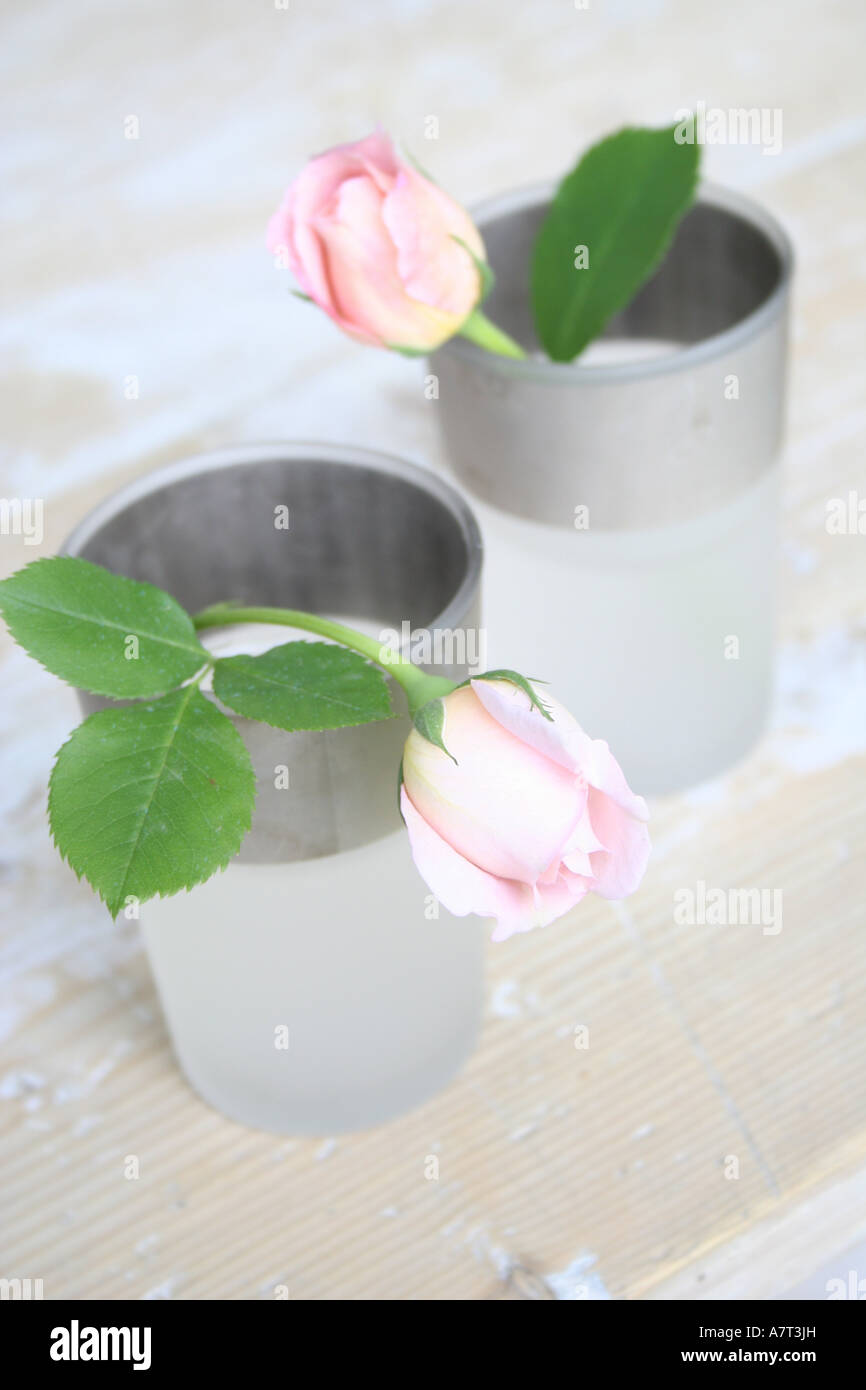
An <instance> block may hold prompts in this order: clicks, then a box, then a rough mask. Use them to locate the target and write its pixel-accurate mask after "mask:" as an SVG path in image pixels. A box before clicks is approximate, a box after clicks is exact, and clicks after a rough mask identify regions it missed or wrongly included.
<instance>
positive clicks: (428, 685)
mask: <svg viewBox="0 0 866 1390" xmlns="http://www.w3.org/2000/svg"><path fill="white" fill-rule="evenodd" d="M192 621H193V626H194V627H195V628H196V630H200V629H201V628H205V627H227V626H230V625H231V624H232V623H279V624H280V625H282V626H283V627H295V628H300V629H301V631H303V632H315V633H316V634H317V635H318V636H319V637H330V638H331V639H332V641H334V642H340V643H341V644H342V645H343V646H344V647H349V648H350V649H351V650H352V651H353V652H360V654H361V656H365V657H367V659H368V660H369V661H374V662H375V663H376V665H377V666H381V667H382V670H383V671H386V672H387V674H388V675H389V676H393V677H394V680H395V681H396V682H397V684H398V685H401V686H402V687H403V689H404V690H405V691H406V694H407V696H408V698H409V710H410V712H411V713H412V714H413V715H414V713H415V711H416V710H418V709H420V708H421V706H422V705H425V704H426V703H427V701H428V700H435V699H436V697H437V696H440V695H447V694H448V692H449V691H451V690H453V689H454V686H455V682H454V681H450V680H447V679H446V678H445V677H444V676H428V675H427V674H426V673H425V672H424V671H422V670H421V669H420V667H418V666H415V665H414V664H413V663H412V662H411V661H407V660H406V658H405V657H403V656H400V655H399V654H398V653H396V652H392V651H391V650H390V649H389V648H387V647H384V646H383V645H382V643H381V642H379V641H377V639H376V638H375V637H368V636H367V635H366V634H365V633H363V632H356V631H355V629H354V628H353V627H346V626H345V624H343V623H335V622H333V621H332V619H330V618H322V617H319V615H318V614H317V613H303V612H301V611H300V610H299V609H296V608H260V607H255V608H243V607H240V606H239V605H235V604H233V603H214V604H212V605H211V606H210V608H203V609H202V610H201V612H200V613H195V614H194V615H193V620H192Z"/></svg>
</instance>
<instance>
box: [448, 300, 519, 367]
mask: <svg viewBox="0 0 866 1390" xmlns="http://www.w3.org/2000/svg"><path fill="white" fill-rule="evenodd" d="M458 336H459V337H461V338H468V339H469V341H470V343H476V344H477V345H478V347H482V348H485V349H486V351H487V352H495V353H496V354H497V356H498V357H517V358H521V359H522V358H525V357H526V353H525V352H524V351H523V348H522V347H521V346H520V344H519V343H515V341H514V339H513V338H509V336H508V334H507V333H503V331H502V329H501V328H497V327H496V324H495V323H491V322H490V320H489V319H488V318H486V317H485V315H484V314H482V312H481V310H480V309H473V311H472V313H471V314H470V315H469V317H468V319H467V320H466V321H465V323H464V324H463V327H462V328H461V329H460V332H459V335H458Z"/></svg>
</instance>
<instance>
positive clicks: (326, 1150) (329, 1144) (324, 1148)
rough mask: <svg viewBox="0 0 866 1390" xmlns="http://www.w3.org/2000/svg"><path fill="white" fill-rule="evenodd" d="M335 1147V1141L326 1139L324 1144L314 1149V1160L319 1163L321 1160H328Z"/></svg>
mask: <svg viewBox="0 0 866 1390" xmlns="http://www.w3.org/2000/svg"><path fill="white" fill-rule="evenodd" d="M336 1147H337V1141H336V1139H326V1140H325V1142H324V1144H322V1145H321V1147H320V1148H318V1149H316V1159H317V1160H318V1161H319V1162H320V1163H321V1162H322V1160H323V1159H326V1158H330V1157H331V1154H332V1153H333V1152H334V1150H335V1148H336Z"/></svg>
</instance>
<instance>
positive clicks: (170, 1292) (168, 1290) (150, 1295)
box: [141, 1274, 184, 1302]
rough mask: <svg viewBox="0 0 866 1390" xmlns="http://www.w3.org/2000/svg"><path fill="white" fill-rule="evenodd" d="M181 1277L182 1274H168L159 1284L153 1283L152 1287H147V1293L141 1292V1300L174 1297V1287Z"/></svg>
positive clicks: (148, 1300)
mask: <svg viewBox="0 0 866 1390" xmlns="http://www.w3.org/2000/svg"><path fill="white" fill-rule="evenodd" d="M183 1277H184V1276H183V1275H182V1274H170V1275H169V1277H168V1278H167V1279H164V1280H163V1282H162V1283H161V1284H155V1285H154V1287H153V1288H152V1289H148V1291H147V1293H143V1294H142V1295H141V1298H142V1301H143V1302H154V1301H156V1300H164V1299H169V1298H174V1293H175V1289H176V1288H177V1286H178V1284H180V1282H181V1280H182V1279H183Z"/></svg>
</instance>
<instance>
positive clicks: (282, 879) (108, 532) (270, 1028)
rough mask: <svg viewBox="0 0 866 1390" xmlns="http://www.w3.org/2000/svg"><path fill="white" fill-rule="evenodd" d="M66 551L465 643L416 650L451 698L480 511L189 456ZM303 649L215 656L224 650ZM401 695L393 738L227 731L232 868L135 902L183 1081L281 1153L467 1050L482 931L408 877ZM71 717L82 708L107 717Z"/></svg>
mask: <svg viewBox="0 0 866 1390" xmlns="http://www.w3.org/2000/svg"><path fill="white" fill-rule="evenodd" d="M286 518H288V525H287V526H286V525H282V524H281V525H275V519H280V520H281V521H285V520H286ZM65 549H66V551H67V553H70V554H78V555H83V556H84V557H85V558H87V559H89V560H93V561H95V562H96V563H98V564H103V565H106V566H107V567H108V568H109V569H112V570H115V571H117V572H119V573H123V574H128V575H131V576H133V577H134V578H138V579H144V580H149V581H150V582H152V583H156V584H159V585H161V586H162V587H164V588H166V589H168V590H169V592H171V593H173V594H174V595H175V596H176V597H177V598H178V599H179V600H180V601H181V602H182V603H183V604H184V605H185V606H186V607H187V608H188V609H190V610H191V611H195V610H197V609H198V608H202V607H205V606H207V605H208V604H209V603H213V602H216V601H218V600H220V599H225V598H231V599H236V600H238V601H239V602H241V603H245V604H272V605H278V606H282V607H294V608H304V609H307V610H310V611H313V612H320V613H323V614H327V615H330V616H335V615H340V616H341V617H342V618H343V619H344V620H346V621H352V620H355V621H356V623H357V625H358V626H359V627H361V628H363V629H366V630H367V631H377V630H380V631H381V630H384V629H389V630H396V631H397V632H400V631H401V630H402V625H403V624H404V623H407V624H408V625H409V629H410V630H412V631H413V632H414V633H417V632H418V631H419V630H424V629H430V630H432V632H436V631H443V632H449V633H452V634H458V633H462V634H463V636H464V640H463V642H462V643H461V642H456V641H455V642H452V643H448V644H445V646H444V647H443V646H441V645H440V646H437V644H436V643H435V642H431V643H430V644H429V647H430V650H431V652H434V653H435V652H436V651H437V650H438V651H440V652H442V651H443V650H444V651H445V652H446V653H447V654H448V656H449V659H451V660H452V664H449V665H438V666H436V667H435V670H436V672H437V673H439V674H442V675H446V676H449V677H451V678H452V679H455V680H461V679H463V678H465V676H466V675H467V674H468V671H467V668H466V666H465V664H462V663H461V662H460V661H457V662H456V664H454V663H453V658H454V654H455V653H459V652H460V651H461V650H467V651H472V650H474V649H475V647H476V646H477V641H478V638H477V623H478V592H479V581H480V566H481V548H480V541H479V535H478V529H477V526H476V524H475V521H474V518H473V517H472V514H471V513H470V512H469V510H468V508H467V507H466V506H465V504H464V503H463V502H462V500H461V499H460V498H459V497H458V495H457V494H456V493H455V492H454V491H453V490H452V489H451V488H450V487H448V486H447V484H444V483H442V482H441V481H440V480H438V479H437V478H435V477H434V476H433V475H431V474H429V473H428V472H426V471H425V470H422V469H419V468H415V467H413V466H412V465H410V464H406V463H403V462H401V461H399V460H394V459H390V458H388V457H386V456H383V455H379V454H372V453H369V452H367V451H362V450H356V449H348V448H343V447H338V446H328V445H284V446H261V447H251V448H244V449H229V450H225V451H222V452H221V453H218V454H212V455H205V456H202V457H200V458H196V459H191V460H188V461H185V462H184V463H181V464H177V465H174V466H172V467H171V468H168V469H163V470H161V471H160V472H158V473H152V474H150V475H148V476H147V477H146V478H144V479H141V480H139V481H138V482H137V483H135V484H133V485H132V486H131V487H129V488H126V489H124V490H123V491H121V492H120V493H118V494H116V495H115V496H114V497H112V498H109V499H108V501H107V502H105V503H103V504H102V505H101V506H100V507H99V508H97V510H96V511H95V512H93V513H91V515H90V516H89V517H88V518H86V519H85V521H84V522H83V523H82V524H81V526H79V528H78V529H77V530H76V532H75V533H74V534H73V535H72V536H71V537H70V538H69V540H68V541H67V543H66V547H65ZM262 631H265V637H264V640H262ZM227 634H228V641H229V643H232V642H234V644H235V645H234V647H232V646H231V645H230V646H229V647H228V648H227V646H226V640H227ZM297 635H298V634H294V633H292V632H291V631H290V630H286V629H282V631H277V632H275V631H274V629H268V630H260V631H259V632H258V634H257V633H256V631H252V632H251V631H243V632H236V631H235V630H234V629H221V630H220V631H219V633H217V632H216V631H215V632H214V634H212V635H211V634H208V635H206V640H207V641H208V642H209V643H211V644H212V645H213V646H214V648H215V649H217V648H218V649H219V651H220V652H221V653H222V654H227V652H228V651H229V650H238V649H242V650H247V651H256V650H263V649H266V648H267V647H268V646H270V645H272V644H273V643H274V641H288V640H292V638H293V637H294V636H297ZM305 636H308V634H305ZM430 669H434V668H432V667H431V668H430ZM210 698H213V696H212V695H211V696H210ZM393 699H394V704H395V708H397V709H398V712H399V717H398V718H396V719H392V720H389V721H385V722H383V723H378V724H372V725H366V726H361V727H359V728H349V729H337V730H330V731H327V732H324V733H286V732H285V731H282V730H278V729H272V728H270V727H268V726H267V725H263V724H258V723H252V722H250V721H248V720H244V719H239V718H237V717H236V716H232V717H233V719H234V721H235V723H236V726H237V728H238V730H239V732H240V733H241V736H242V737H243V738H244V741H245V742H246V744H247V747H248V749H249V751H250V755H251V758H252V761H253V766H254V768H255V771H256V778H257V800H256V810H255V815H254V819H253V826H252V829H251V831H250V832H249V834H248V835H247V837H246V839H245V841H244V843H243V846H242V849H241V852H240V854H239V856H238V857H237V859H235V860H234V861H233V862H232V863H231V864H230V865H229V866H228V868H227V869H226V870H225V872H223V873H220V874H217V875H216V876H215V877H214V878H212V879H210V880H209V881H208V882H207V883H204V884H201V885H199V886H198V887H196V888H194V889H193V890H192V891H191V892H190V893H181V894H178V895H176V896H174V897H171V898H166V899H159V900H153V901H151V902H148V903H145V904H143V905H142V908H141V921H142V931H143V935H144V941H145V944H146V947H147V950H148V955H149V958H150V962H151V966H152V969H153V973H154V976H155V979H156V984H157V987H158V990H159V995H160V1000H161V1002H162V1006H163V1010H164V1012H165V1016H166V1021H167V1024H168V1029H169V1032H170V1034H171V1037H172V1041H173V1044H174V1048H175V1051H176V1054H177V1057H178V1060H179V1062H180V1065H181V1067H182V1069H183V1071H184V1073H185V1074H186V1077H187V1079H188V1080H189V1082H190V1084H191V1085H192V1086H193V1087H194V1088H195V1090H196V1091H197V1092H198V1093H199V1094H200V1095H201V1096H202V1097H203V1099H204V1100H206V1101H208V1102H209V1103H210V1104H211V1105H213V1106H215V1107H216V1108H217V1109H219V1110H221V1111H222V1112H223V1113H224V1114H225V1115H227V1116H229V1117H230V1118H232V1119H234V1120H237V1121H239V1122H240V1123H242V1124H246V1125H250V1126H254V1127H256V1128H261V1129H267V1130H272V1131H274V1132H277V1133H282V1134H288V1135H292V1134H298V1135H311V1134H312V1135H316V1134H319V1135H331V1134H336V1133H339V1132H341V1131H345V1130H352V1129H360V1128H365V1127H367V1126H369V1125H374V1124H378V1123H381V1122H382V1121H384V1120H387V1119H389V1118H391V1117H392V1116H394V1115H397V1114H400V1113H401V1112H402V1111H405V1110H407V1109H409V1108H411V1107H412V1106H414V1105H417V1104H419V1103H420V1102H421V1101H423V1100H425V1099H426V1098H427V1097H428V1096H430V1095H432V1094H433V1093H434V1092H435V1091H436V1090H438V1089H439V1088H440V1087H441V1086H443V1085H445V1084H446V1083H447V1081H448V1080H449V1079H450V1078H451V1077H453V1076H454V1074H455V1073H456V1072H457V1070H458V1069H459V1068H460V1066H461V1065H462V1063H463V1062H464V1061H465V1060H466V1058H467V1057H468V1056H469V1055H470V1053H471V1051H472V1049H473V1047H474V1044H475V1040H476V1037H477V1034H478V1030H479V1025H480V1019H481V1011H482V993H483V928H482V926H481V924H480V923H479V922H478V921H477V920H476V919H462V920H457V919H454V918H452V917H450V915H449V914H448V913H447V912H445V910H444V909H443V908H441V907H439V906H438V904H437V903H436V902H435V900H434V899H433V898H432V897H431V895H430V894H429V893H428V891H427V888H426V886H425V884H424V883H423V881H422V880H421V878H420V877H419V875H418V873H417V871H416V870H415V867H414V864H413V863H412V859H411V855H410V852H409V845H408V839H407V837H406V834H405V831H404V830H403V828H402V822H401V820H400V817H399V812H398V810H397V790H396V788H397V771H398V767H399V761H400V754H401V750H402V744H403V741H404V739H405V737H406V734H407V732H408V727H409V724H408V718H407V716H406V713H405V701H404V699H403V696H402V691H400V690H399V689H397V688H394V691H393ZM81 700H82V704H83V705H84V708H85V710H86V711H90V710H92V709H94V708H98V707H100V705H102V704H104V703H105V702H104V701H98V700H96V699H95V698H94V697H91V696H86V695H82V696H81Z"/></svg>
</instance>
